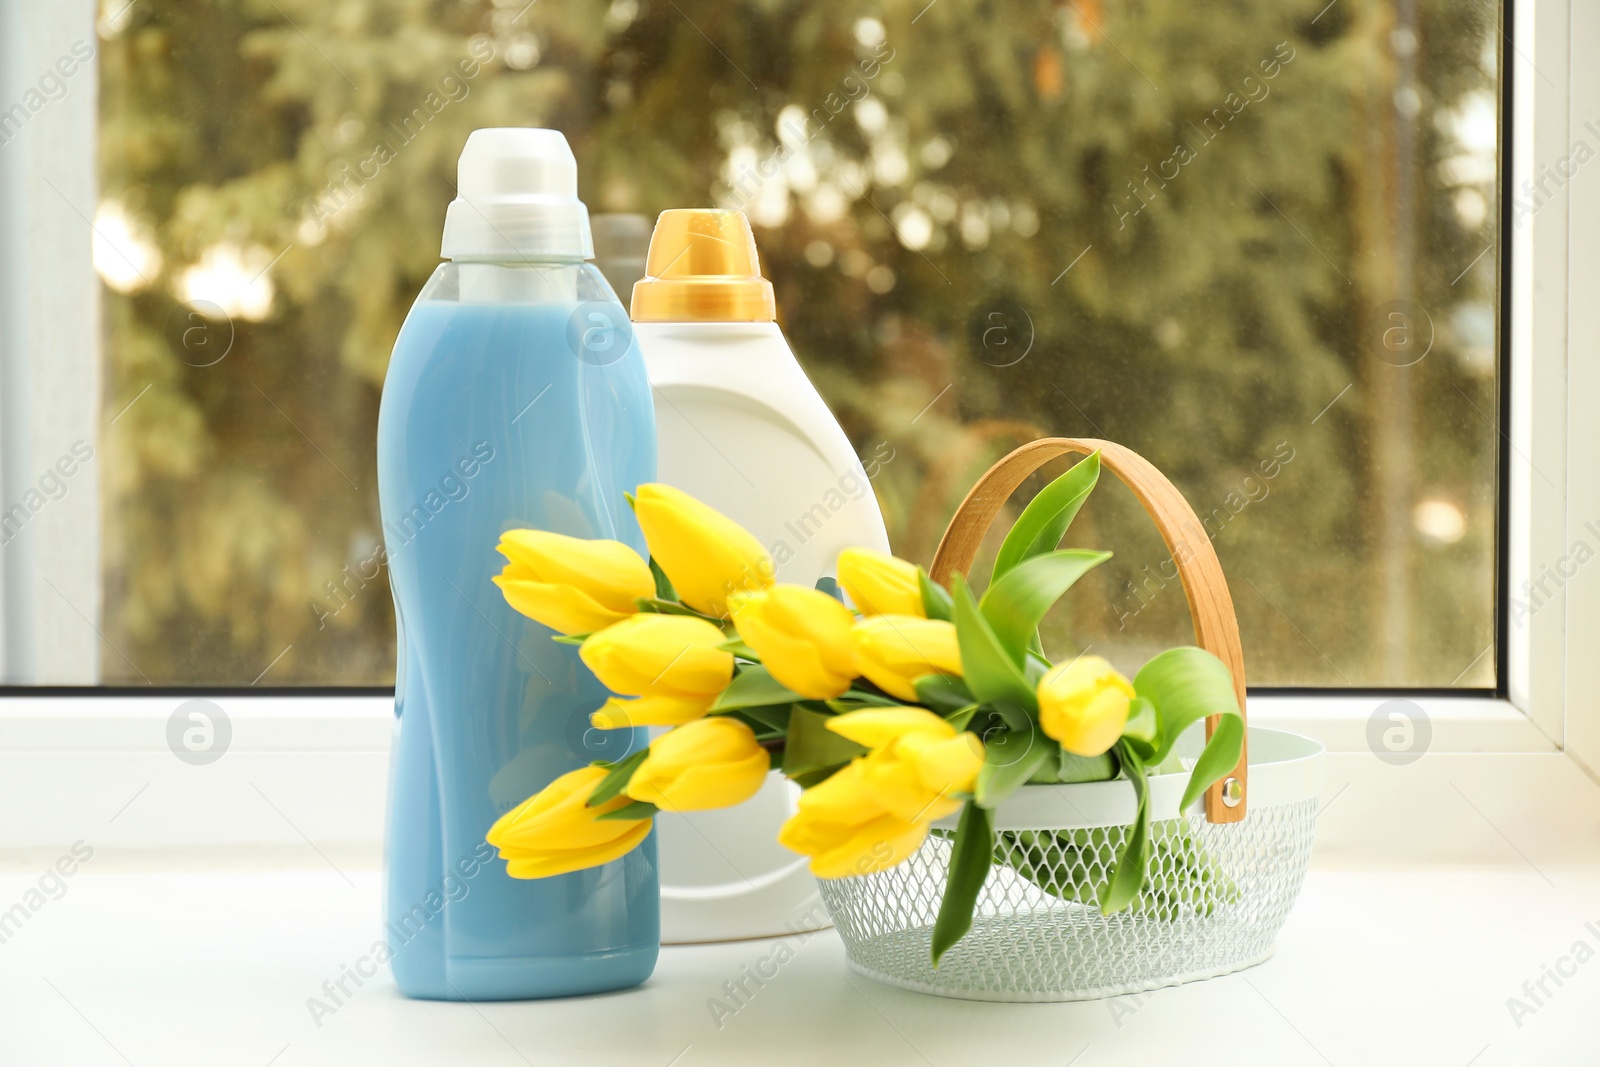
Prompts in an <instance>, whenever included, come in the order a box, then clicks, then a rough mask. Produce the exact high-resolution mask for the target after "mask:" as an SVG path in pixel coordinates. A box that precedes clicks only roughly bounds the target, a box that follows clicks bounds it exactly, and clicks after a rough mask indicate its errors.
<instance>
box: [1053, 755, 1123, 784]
mask: <svg viewBox="0 0 1600 1067" xmlns="http://www.w3.org/2000/svg"><path fill="white" fill-rule="evenodd" d="M1056 776H1057V777H1058V778H1059V779H1060V780H1061V781H1062V782H1109V781H1110V780H1111V779H1113V778H1115V777H1116V776H1117V761H1116V759H1115V758H1114V757H1113V756H1112V755H1111V753H1109V752H1102V753H1101V754H1100V755H1098V756H1078V755H1075V754H1073V753H1071V752H1068V751H1067V750H1066V749H1062V750H1061V757H1060V759H1059V760H1058V761H1057V763H1056Z"/></svg>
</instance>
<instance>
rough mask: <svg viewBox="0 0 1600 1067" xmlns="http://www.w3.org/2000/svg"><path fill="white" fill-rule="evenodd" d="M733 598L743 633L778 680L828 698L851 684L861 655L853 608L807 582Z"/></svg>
mask: <svg viewBox="0 0 1600 1067" xmlns="http://www.w3.org/2000/svg"><path fill="white" fill-rule="evenodd" d="M729 603H730V605H731V606H732V608H733V624H734V626H736V627H738V629H739V636H740V637H741V638H743V639H744V642H745V644H747V645H749V646H750V647H751V648H753V649H755V650H756V653H757V654H758V655H759V656H760V657H761V662H762V663H763V664H765V665H766V668H767V670H769V671H771V672H772V676H773V677H774V678H776V679H777V680H778V681H779V682H782V683H783V684H784V685H786V686H788V687H789V688H790V689H792V690H794V691H795V692H796V693H799V694H800V695H801V696H803V697H805V698H807V699H808V700H827V699H828V698H829V697H836V696H838V695H839V694H840V693H843V692H844V691H845V690H846V689H849V688H850V683H851V681H853V680H854V679H855V677H856V669H855V664H856V657H855V651H854V647H853V645H852V643H851V638H850V630H851V627H852V626H853V625H854V623H855V616H854V615H852V614H850V609H849V608H847V607H845V606H844V605H843V604H841V603H839V602H838V601H837V600H835V599H834V598H833V597H831V596H829V595H828V594H827V593H824V592H821V591H820V590H817V589H807V588H806V587H805V586H803V585H775V586H773V587H772V588H771V589H766V590H763V591H762V592H759V593H740V594H737V595H735V596H734V597H732V598H731V599H730V601H729Z"/></svg>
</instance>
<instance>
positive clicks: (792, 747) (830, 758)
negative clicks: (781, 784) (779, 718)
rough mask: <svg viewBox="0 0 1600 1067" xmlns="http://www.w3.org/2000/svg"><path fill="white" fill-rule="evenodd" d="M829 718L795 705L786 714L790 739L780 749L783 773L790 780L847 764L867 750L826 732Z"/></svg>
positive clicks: (801, 705)
mask: <svg viewBox="0 0 1600 1067" xmlns="http://www.w3.org/2000/svg"><path fill="white" fill-rule="evenodd" d="M831 718H833V716H831V715H823V714H821V713H820V712H815V711H812V710H811V709H810V708H808V707H806V706H805V705H803V704H796V705H795V706H794V709H793V710H792V711H791V712H790V713H789V736H788V739H787V740H786V741H785V742H784V746H783V773H784V774H786V775H787V776H789V777H790V778H799V777H800V776H801V775H804V774H808V773H810V772H813V771H820V770H826V769H830V768H834V767H838V766H841V765H842V764H846V763H849V762H850V761H851V760H853V759H855V758H856V757H857V756H860V755H862V754H864V753H865V752H866V751H867V750H866V749H865V748H863V747H862V746H861V745H858V744H856V743H855V742H854V741H851V740H849V739H848V738H844V737H840V736H839V735H838V734H836V733H834V732H833V731H832V730H830V729H828V720H829V719H831Z"/></svg>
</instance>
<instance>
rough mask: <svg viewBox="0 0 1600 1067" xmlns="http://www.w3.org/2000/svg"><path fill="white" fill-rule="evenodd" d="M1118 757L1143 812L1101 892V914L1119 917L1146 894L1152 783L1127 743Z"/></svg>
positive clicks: (1120, 743)
mask: <svg viewBox="0 0 1600 1067" xmlns="http://www.w3.org/2000/svg"><path fill="white" fill-rule="evenodd" d="M1116 748H1117V757H1118V759H1119V760H1120V761H1121V762H1122V768H1123V770H1124V771H1126V772H1127V774H1128V780H1129V781H1130V782H1132V783H1133V790H1134V792H1135V793H1137V794H1138V797H1139V811H1138V814H1137V815H1135V816H1134V820H1133V827H1132V829H1131V830H1130V831H1129V833H1128V837H1127V840H1126V841H1125V842H1124V844H1123V848H1122V854H1121V855H1120V856H1118V857H1117V865H1116V869H1115V870H1113V871H1112V872H1111V878H1110V879H1109V880H1108V881H1107V882H1106V884H1105V885H1104V886H1103V887H1102V888H1101V890H1100V913H1101V914H1102V915H1115V914H1116V913H1117V912H1119V911H1122V910H1123V909H1125V908H1127V907H1128V906H1129V905H1130V904H1132V903H1133V902H1134V901H1135V900H1137V899H1138V897H1139V894H1140V893H1141V892H1143V891H1144V881H1145V875H1146V873H1147V872H1148V871H1149V868H1150V780H1149V779H1148V778H1146V777H1145V773H1144V764H1143V763H1142V762H1141V761H1140V760H1139V756H1138V754H1137V753H1135V752H1134V751H1133V750H1132V749H1131V748H1130V747H1129V746H1128V745H1127V744H1125V743H1124V742H1121V741H1118V742H1117V745H1116Z"/></svg>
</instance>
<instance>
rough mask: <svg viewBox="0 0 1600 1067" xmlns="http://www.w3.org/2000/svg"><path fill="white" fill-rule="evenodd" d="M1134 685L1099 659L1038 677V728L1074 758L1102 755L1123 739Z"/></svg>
mask: <svg viewBox="0 0 1600 1067" xmlns="http://www.w3.org/2000/svg"><path fill="white" fill-rule="evenodd" d="M1133 697H1134V691H1133V685H1132V684H1131V683H1130V682H1129V681H1128V679H1127V678H1125V677H1123V676H1122V675H1121V674H1119V673H1117V670H1116V668H1115V667H1113V666H1111V664H1109V663H1107V662H1106V661H1105V660H1104V659H1102V658H1101V657H1099V656H1079V657H1078V658H1077V659H1075V660H1073V661H1071V662H1070V663H1060V664H1057V665H1056V666H1054V667H1052V668H1050V670H1049V672H1048V673H1046V674H1045V676H1044V677H1043V678H1041V679H1039V726H1040V728H1041V729H1043V730H1044V732H1045V734H1046V736H1049V737H1052V738H1054V739H1055V740H1057V741H1059V742H1060V743H1061V747H1062V748H1064V749H1066V750H1067V751H1068V752H1071V753H1072V754H1073V755H1075V756H1098V755H1100V754H1101V753H1103V752H1105V751H1106V750H1107V749H1108V748H1110V747H1111V746H1112V745H1114V744H1116V742H1117V738H1119V737H1121V736H1122V728H1123V726H1124V725H1126V723H1127V721H1128V705H1129V703H1131V702H1132V700H1133Z"/></svg>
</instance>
